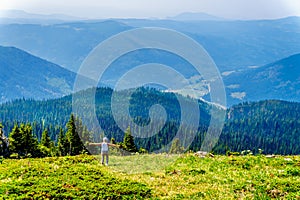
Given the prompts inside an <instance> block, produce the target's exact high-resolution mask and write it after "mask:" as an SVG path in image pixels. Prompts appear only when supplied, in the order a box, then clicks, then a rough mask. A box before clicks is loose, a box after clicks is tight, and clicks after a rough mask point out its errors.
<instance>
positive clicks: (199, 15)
mask: <svg viewBox="0 0 300 200" xmlns="http://www.w3.org/2000/svg"><path fill="white" fill-rule="evenodd" d="M167 19H170V20H175V21H205V20H206V21H221V20H225V19H224V18H221V17H216V16H213V15H209V14H207V13H203V12H185V13H181V14H179V15H176V16H174V17H168V18H167Z"/></svg>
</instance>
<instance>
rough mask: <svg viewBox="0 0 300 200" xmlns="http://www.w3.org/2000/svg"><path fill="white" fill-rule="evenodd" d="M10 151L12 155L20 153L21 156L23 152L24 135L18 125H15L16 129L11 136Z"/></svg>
mask: <svg viewBox="0 0 300 200" xmlns="http://www.w3.org/2000/svg"><path fill="white" fill-rule="evenodd" d="M9 150H10V151H11V152H12V153H18V155H19V156H20V155H21V152H22V150H23V144H22V134H21V132H20V128H19V125H18V124H15V125H14V128H13V129H12V131H11V133H10V134H9Z"/></svg>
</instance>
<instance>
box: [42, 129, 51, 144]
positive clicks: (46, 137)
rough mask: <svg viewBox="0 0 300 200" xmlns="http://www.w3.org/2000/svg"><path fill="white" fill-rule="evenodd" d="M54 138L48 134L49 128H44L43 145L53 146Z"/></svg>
mask: <svg viewBox="0 0 300 200" xmlns="http://www.w3.org/2000/svg"><path fill="white" fill-rule="evenodd" d="M51 143H52V140H51V138H50V136H49V134H48V130H47V129H46V130H44V131H43V133H42V138H41V143H40V144H41V145H43V146H44V147H47V148H51V146H52V144H51Z"/></svg>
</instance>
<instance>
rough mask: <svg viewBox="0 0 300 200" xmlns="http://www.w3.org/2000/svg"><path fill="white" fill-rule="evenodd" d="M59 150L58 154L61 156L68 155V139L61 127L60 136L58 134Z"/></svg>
mask: <svg viewBox="0 0 300 200" xmlns="http://www.w3.org/2000/svg"><path fill="white" fill-rule="evenodd" d="M57 149H58V154H59V155H60V156H65V155H67V152H66V138H65V134H64V131H63V129H62V128H61V127H60V129H59V134H58V140H57Z"/></svg>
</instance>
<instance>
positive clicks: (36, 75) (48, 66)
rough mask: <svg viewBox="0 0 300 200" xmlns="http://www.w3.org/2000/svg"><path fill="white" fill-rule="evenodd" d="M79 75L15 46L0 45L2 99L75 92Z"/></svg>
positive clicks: (39, 96) (44, 97)
mask: <svg viewBox="0 0 300 200" xmlns="http://www.w3.org/2000/svg"><path fill="white" fill-rule="evenodd" d="M75 78H76V73H74V72H71V71H69V70H67V69H65V68H62V67H60V66H58V65H56V64H54V63H51V62H48V61H46V60H43V59H41V58H38V57H36V56H33V55H31V54H29V53H27V52H25V51H22V50H20V49H17V48H15V47H3V46H0V102H4V101H8V100H13V99H19V98H23V97H24V98H27V99H28V98H31V99H37V100H38V99H49V98H58V97H61V96H64V95H67V94H70V93H71V92H72V90H73V84H74V81H75ZM86 80H87V84H88V83H91V80H89V79H86Z"/></svg>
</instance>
